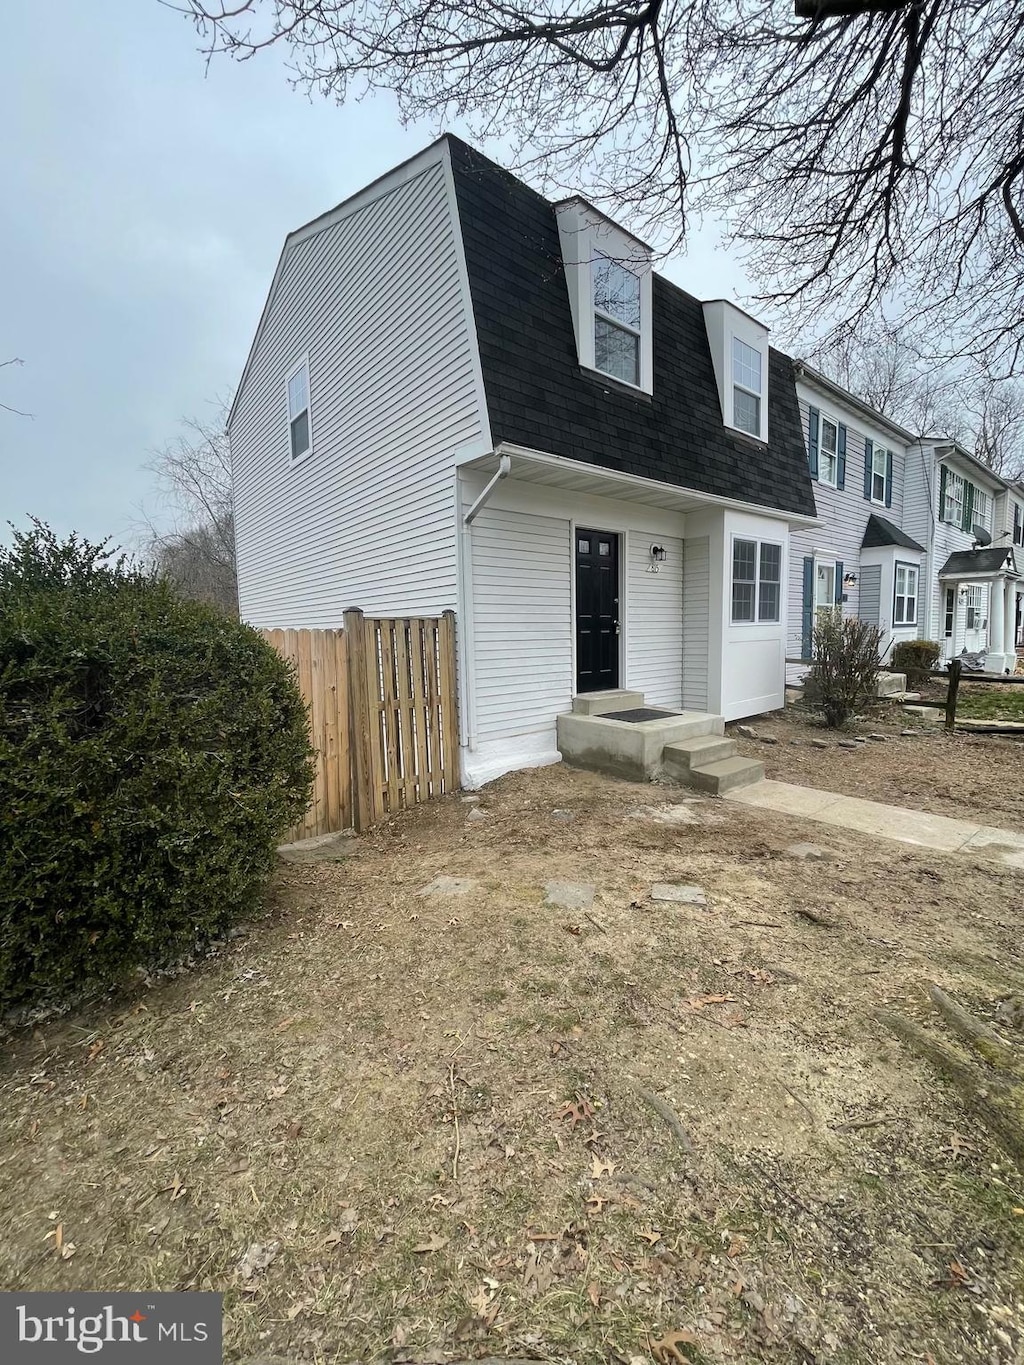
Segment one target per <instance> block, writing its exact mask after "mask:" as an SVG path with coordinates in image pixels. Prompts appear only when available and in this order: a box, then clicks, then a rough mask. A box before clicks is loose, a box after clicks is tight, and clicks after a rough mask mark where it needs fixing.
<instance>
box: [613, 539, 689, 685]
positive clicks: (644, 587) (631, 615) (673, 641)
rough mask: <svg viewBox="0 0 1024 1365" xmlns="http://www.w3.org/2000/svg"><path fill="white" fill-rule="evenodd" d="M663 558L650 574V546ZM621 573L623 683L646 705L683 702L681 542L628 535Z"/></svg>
mask: <svg viewBox="0 0 1024 1365" xmlns="http://www.w3.org/2000/svg"><path fill="white" fill-rule="evenodd" d="M654 543H657V544H659V545H663V546H664V548H665V551H666V557H665V559H664V560H662V561H661V563H659V564H658V566H657V567H658V572H657V573H649V572H648V570H649V568H650V567H651V562H652V561H651V545H652V544H654ZM627 563H628V573H627V576H626V616H625V624H626V630H627V632H628V634H627V650H626V674H625V684H624V685H625V686H627V687H630V688H632V689H633V690H634V691H636V692H642V693H643V694H644V698H645V700H646V702H647V705H648V706H668V707H680V706H682V701H683V697H682V662H683V542H682V541H681V540H673V539H671V538H669V537H666V536H659V537H658V538H657V541H656V542H655V540H654V538H652V537H651V536H645V535H644V533H643V532H642V531H632V532H630V534H629V551H628V561H627Z"/></svg>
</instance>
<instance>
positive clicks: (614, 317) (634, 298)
mask: <svg viewBox="0 0 1024 1365" xmlns="http://www.w3.org/2000/svg"><path fill="white" fill-rule="evenodd" d="M592 274H593V280H594V368H595V369H597V370H600V371H601V373H602V374H608V375H611V377H612V378H613V379H621V380H622V382H623V383H624V384H634V385H639V383H640V280H639V278H638V277H637V276H636V275H634V274H633V272H632V271H631V270H627V269H626V267H625V266H624V265H622V264H621V263H620V262H619V261H613V260H612V259H611V258H610V257H608V256H602V255H601V254H600V253H598V254H597V255H596V256H595V258H594V264H593V271H592Z"/></svg>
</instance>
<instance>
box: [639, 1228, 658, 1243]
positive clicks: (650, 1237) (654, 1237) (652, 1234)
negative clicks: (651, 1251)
mask: <svg viewBox="0 0 1024 1365" xmlns="http://www.w3.org/2000/svg"><path fill="white" fill-rule="evenodd" d="M636 1235H637V1236H638V1237H639V1238H641V1239H642V1240H643V1241H645V1242H646V1243H647V1245H648V1246H654V1244H655V1242H660V1241H661V1233H660V1232H659V1231H658V1230H657V1229H656V1228H637V1230H636Z"/></svg>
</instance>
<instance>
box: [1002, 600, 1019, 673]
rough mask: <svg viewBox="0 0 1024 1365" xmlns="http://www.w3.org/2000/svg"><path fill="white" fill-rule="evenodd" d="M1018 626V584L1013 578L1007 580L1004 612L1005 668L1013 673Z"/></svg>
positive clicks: (1015, 663)
mask: <svg viewBox="0 0 1024 1365" xmlns="http://www.w3.org/2000/svg"><path fill="white" fill-rule="evenodd" d="M1016 624H1017V584H1016V583H1015V582H1014V580H1013V579H1012V578H1008V579H1007V580H1006V606H1005V610H1004V612H1003V653H1004V654H1005V655H1006V664H1005V667H1006V668H1008V669H1009V670H1010V672H1011V673H1012V672H1013V670H1014V669H1015V668H1016V666H1017V641H1016V640H1015V638H1014V631H1015V627H1016Z"/></svg>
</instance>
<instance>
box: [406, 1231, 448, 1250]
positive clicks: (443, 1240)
mask: <svg viewBox="0 0 1024 1365" xmlns="http://www.w3.org/2000/svg"><path fill="white" fill-rule="evenodd" d="M447 1245H448V1238H447V1237H442V1236H441V1234H440V1233H438V1232H432V1233H431V1234H430V1236H429V1237H428V1238H427V1240H426V1241H425V1242H420V1243H418V1244H417V1245H416V1246H414V1247H413V1251H414V1252H415V1253H416V1255H417V1256H421V1255H424V1254H425V1253H426V1252H429V1251H440V1250H441V1248H442V1247H446V1246H447Z"/></svg>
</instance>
